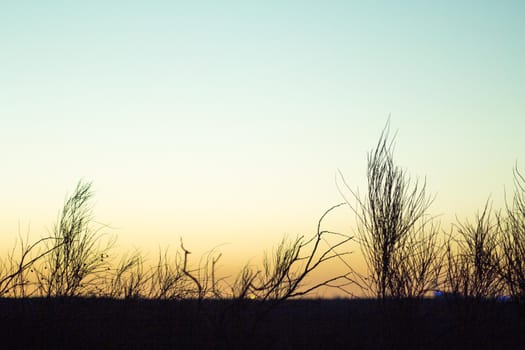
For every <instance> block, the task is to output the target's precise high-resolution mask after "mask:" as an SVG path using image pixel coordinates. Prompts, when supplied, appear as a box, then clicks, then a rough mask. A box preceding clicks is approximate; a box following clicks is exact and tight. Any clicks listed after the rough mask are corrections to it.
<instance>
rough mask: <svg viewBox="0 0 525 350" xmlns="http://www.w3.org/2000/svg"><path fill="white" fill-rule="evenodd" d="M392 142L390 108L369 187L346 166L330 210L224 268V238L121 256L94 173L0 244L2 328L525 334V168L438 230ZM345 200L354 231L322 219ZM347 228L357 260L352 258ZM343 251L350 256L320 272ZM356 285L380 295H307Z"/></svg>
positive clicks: (353, 342) (53, 338) (427, 339)
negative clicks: (94, 204) (306, 231)
mask: <svg viewBox="0 0 525 350" xmlns="http://www.w3.org/2000/svg"><path fill="white" fill-rule="evenodd" d="M393 153H394V138H390V136H389V124H387V126H386V127H385V129H384V130H383V132H382V133H381V136H380V138H379V141H378V143H377V145H376V147H375V148H374V149H373V150H372V151H371V152H370V153H369V154H368V158H367V160H368V163H367V172H366V176H367V180H368V186H367V191H366V194H365V195H364V196H361V195H360V194H359V193H358V192H357V191H354V190H352V188H351V186H350V185H349V184H347V183H346V182H344V178H343V183H344V185H345V187H346V189H347V191H349V192H350V193H351V197H350V198H345V202H344V203H340V204H337V205H334V206H333V207H331V208H329V209H328V210H327V211H326V212H324V213H323V214H322V215H321V217H320V219H319V221H318V224H317V228H316V230H315V233H313V234H312V235H311V236H304V235H303V236H297V237H285V238H283V239H282V240H281V241H280V242H279V243H278V244H277V245H276V247H275V248H274V249H273V250H272V251H270V252H267V253H266V254H265V255H264V258H263V260H262V262H261V264H260V265H257V264H246V265H245V266H243V267H242V268H241V269H240V271H239V273H238V274H237V275H236V276H234V277H233V278H232V279H231V280H228V279H227V278H225V277H224V276H219V275H217V264H218V262H219V261H220V259H221V257H222V255H221V253H220V252H219V251H218V250H217V249H212V250H210V251H209V252H207V253H206V254H204V255H203V256H201V257H199V258H197V259H194V260H192V259H190V258H191V257H192V253H191V252H190V250H189V249H188V248H187V247H185V246H184V243H183V241H182V239H181V240H180V245H179V247H178V249H175V250H169V249H165V250H162V249H159V252H158V255H157V260H156V262H154V263H153V264H149V263H148V262H147V261H146V260H145V258H144V257H143V255H142V253H141V252H140V251H134V252H132V253H127V254H126V253H125V254H123V255H122V256H120V257H119V256H118V255H117V254H116V253H115V252H114V250H113V244H114V242H115V240H114V239H113V238H112V236H109V235H108V234H107V232H103V230H104V229H106V227H105V226H104V225H100V224H97V223H96V222H95V220H94V216H93V213H92V208H91V204H90V200H91V198H92V196H93V191H92V185H91V183H89V182H83V181H80V182H79V183H78V185H77V186H76V188H75V190H74V192H73V193H72V194H71V195H70V196H69V197H67V198H66V200H65V202H64V205H63V208H62V209H61V211H60V213H59V215H58V219H57V222H56V224H55V225H54V227H53V229H52V231H51V233H50V234H49V235H48V236H45V237H42V238H40V239H38V240H36V241H35V242H30V241H29V239H28V238H25V239H23V238H22V237H20V238H19V241H18V243H17V245H16V246H15V248H13V249H12V250H11V251H10V252H9V253H8V255H7V257H6V258H5V259H3V260H0V297H2V298H1V299H0V314H1V315H2V316H1V317H0V323H1V324H0V329H2V330H3V331H4V332H8V333H10V334H13V335H14V336H13V337H11V338H9V337H8V338H7V339H8V341H7V342H6V344H9V343H10V342H11V341H12V344H9V345H10V347H11V348H13V347H19V348H20V347H21V348H76V349H80V348H93V347H94V346H96V345H99V344H104V346H103V347H104V348H108V349H109V348H148V347H153V348H166V349H167V348H174V347H177V348H180V347H182V348H212V347H213V348H228V349H229V348H243V349H245V348H261V349H262V348H264V349H266V348H296V347H302V348H341V347H350V348H377V349H380V348H404V349H410V348H425V349H442V348H450V349H464V348H519V347H522V346H523V345H524V344H525V343H524V342H523V341H524V336H523V332H522V330H523V329H525V308H524V304H523V300H524V299H525V178H524V177H523V175H522V174H521V173H520V172H519V170H518V167H517V166H516V168H515V169H514V180H515V188H514V194H513V196H512V199H511V200H510V202H507V203H506V207H505V208H504V210H493V209H492V205H491V203H490V202H489V201H487V203H486V204H485V206H484V207H483V209H482V210H481V212H480V213H478V214H477V216H476V217H475V219H474V221H470V220H467V219H465V220H464V221H461V220H459V219H457V223H456V224H455V225H454V226H453V229H452V232H449V233H445V232H444V231H443V230H441V229H440V224H439V222H438V221H437V220H436V219H435V218H434V217H433V216H432V215H431V214H430V213H429V208H430V205H431V203H432V198H431V197H430V196H428V195H427V186H426V182H425V181H423V182H421V181H417V180H416V181H413V180H412V179H411V178H410V177H409V176H408V175H407V172H406V171H405V170H403V169H402V168H401V167H400V166H399V165H397V164H396V163H395V162H394V157H393ZM348 207H349V208H350V209H351V210H352V211H353V213H354V214H355V216H356V218H357V226H356V228H355V237H354V236H353V235H350V234H343V233H340V232H334V231H331V230H329V229H326V228H325V227H324V219H325V218H326V217H327V216H328V215H330V214H331V213H332V212H333V211H335V210H338V209H340V208H348ZM352 242H353V243H355V244H358V246H359V249H360V250H361V252H362V254H363V257H364V260H365V262H366V271H357V270H356V269H355V268H354V267H353V266H352V261H351V260H350V253H351V251H350V243H352ZM341 262H343V263H344V264H345V265H344V266H346V268H347V270H346V272H344V273H333V274H332V275H328V276H325V277H324V279H319V277H318V276H316V277H315V278H314V276H315V275H316V273H317V272H318V271H320V269H321V268H322V267H323V266H330V264H336V263H341ZM334 271H336V269H334ZM339 271H340V269H339ZM356 287H358V288H360V289H361V291H362V295H363V296H364V295H366V296H369V297H372V298H374V299H355V298H352V299H348V300H331V301H329V300H311V299H307V298H308V297H311V296H312V295H313V293H314V292H315V291H317V290H319V289H321V288H331V289H335V290H337V291H339V292H340V293H343V295H346V296H348V297H351V296H353V294H352V293H351V292H350V290H349V288H356ZM434 291H436V296H437V297H436V298H434V300H430V299H429V297H431V296H432V294H433V292H434ZM305 297H306V298H305ZM298 299H302V300H298ZM25 329H31V336H29V337H26V336H24V333H23V330H25ZM4 339H5V337H4ZM42 339H45V340H42Z"/></svg>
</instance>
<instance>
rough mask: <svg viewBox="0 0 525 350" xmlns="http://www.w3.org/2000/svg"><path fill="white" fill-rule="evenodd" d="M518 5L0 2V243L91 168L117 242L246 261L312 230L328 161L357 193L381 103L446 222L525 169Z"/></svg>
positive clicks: (524, 44)
mask: <svg viewBox="0 0 525 350" xmlns="http://www.w3.org/2000/svg"><path fill="white" fill-rule="evenodd" d="M524 16H525V2H523V1H494V2H488V1H464V2H461V4H458V3H457V2H456V1H404V2H400V1H397V2H380V1H374V2H366V3H365V2H361V1H360V2H352V1H264V2H263V1H259V2H255V1H191V2H190V1H184V2H182V1H181V2H179V1H89V2H85V1H82V2H81V1H3V2H2V3H1V5H0V45H1V54H0V67H1V69H0V150H1V151H0V155H1V159H2V165H1V167H0V169H1V173H0V178H1V179H2V181H0V193H1V200H0V228H1V229H2V242H9V243H10V242H12V240H14V238H15V236H16V234H17V230H18V228H17V225H18V223H19V222H20V223H21V225H22V226H23V227H26V226H27V225H28V224H30V225H31V233H32V234H34V235H41V234H43V233H45V231H46V230H48V229H50V228H51V227H52V223H53V221H54V219H55V218H56V215H57V213H58V209H59V207H60V205H61V203H62V201H63V199H64V197H65V195H66V193H67V192H68V191H69V192H70V191H72V190H73V188H74V185H75V184H76V182H77V181H78V180H79V179H80V178H84V179H87V180H92V181H93V182H94V189H95V190H96V203H95V213H96V215H97V218H98V219H99V220H100V221H102V222H105V223H108V224H111V225H112V226H113V227H114V228H115V229H114V230H113V232H114V233H116V234H118V236H119V241H121V242H125V243H126V244H131V245H134V246H138V247H144V248H145V249H147V250H149V249H152V250H154V249H156V247H157V246H159V245H162V246H164V245H166V244H171V245H176V244H177V242H178V237H180V236H183V237H185V240H186V241H188V242H189V243H188V244H187V245H188V246H198V247H203V248H211V247H212V246H214V245H216V244H221V243H229V244H228V245H227V246H226V247H225V248H224V249H223V250H224V251H225V252H226V253H227V254H226V253H225V256H227V255H228V254H229V255H230V256H231V255H232V254H233V255H235V254H237V255H235V256H236V257H239V259H241V258H242V259H244V258H245V257H248V258H250V257H252V256H255V255H257V254H259V252H260V251H261V250H262V249H266V248H270V247H271V246H272V245H273V244H275V243H276V242H277V241H278V240H279V238H280V237H281V236H282V235H283V234H296V233H310V232H312V231H313V230H314V229H315V224H316V221H317V219H318V217H319V216H320V215H321V214H322V212H323V211H324V210H325V209H327V208H328V207H330V206H331V205H332V204H335V203H338V202H339V201H341V197H340V195H339V193H338V192H337V189H336V186H335V182H334V176H335V173H336V171H337V169H341V171H342V172H343V173H344V174H345V176H346V177H347V180H348V182H349V183H350V184H351V185H352V186H354V187H360V188H361V190H362V189H363V186H364V183H365V168H366V152H367V151H368V150H369V149H370V148H371V147H373V145H374V144H375V142H376V140H377V138H378V136H379V133H380V131H381V129H382V127H383V126H384V124H385V122H386V120H387V118H388V115H389V114H391V125H392V129H393V130H398V135H397V148H396V157H397V160H398V162H399V164H400V165H402V166H403V167H404V168H406V169H407V170H408V171H409V173H410V174H412V175H413V176H414V177H417V176H419V177H420V178H422V177H425V176H426V177H427V182H428V186H429V191H430V192H431V193H436V194H437V197H436V201H435V203H434V206H433V207H432V211H433V212H434V213H435V214H443V220H444V222H443V224H444V226H445V227H448V225H449V224H450V220H453V218H454V215H455V214H458V215H459V216H460V217H463V216H468V215H471V214H472V213H474V212H475V211H476V210H477V208H479V207H481V206H482V205H483V203H484V201H485V200H486V199H487V198H488V196H489V195H491V196H492V199H493V200H494V202H495V204H498V203H502V200H503V190H504V188H507V190H510V189H511V188H512V187H511V186H512V167H513V166H514V164H515V163H516V162H518V165H519V166H520V168H521V169H522V170H523V171H524V172H525V147H524V146H525V142H524V136H523V135H524V134H525V102H524V101H525V65H524V64H523V62H525V24H524V23H525V21H524V20H523V19H524ZM348 217H350V218H351V215H350V214H349V213H348ZM341 220H342V221H341V222H339V223H337V224H338V225H339V224H341V225H342V226H345V225H346V226H345V227H347V232H348V233H351V232H352V229H351V226H350V223H349V222H348V223H346V221H344V220H345V219H344V218H341ZM11 238H12V239H11ZM199 249H200V248H199ZM239 250H242V254H241V253H236V252H238V251H239Z"/></svg>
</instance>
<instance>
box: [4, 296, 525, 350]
mask: <svg viewBox="0 0 525 350" xmlns="http://www.w3.org/2000/svg"><path fill="white" fill-rule="evenodd" d="M0 336H1V337H2V341H1V343H0V349H446V350H453V349H476V350H479V349H525V305H524V304H519V303H514V302H504V303H501V302H500V303H498V302H495V301H475V300H464V299H463V300H421V301H413V300H398V301H388V302H385V303H381V302H379V301H376V300H297V301H287V302H285V303H283V304H280V305H278V306H276V307H275V308H271V309H269V308H268V304H261V303H258V302H255V301H251V302H248V301H244V302H233V301H228V300H226V301H203V302H202V303H199V302H197V301H195V300H186V301H155V300H111V299H84V298H73V299H0Z"/></svg>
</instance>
